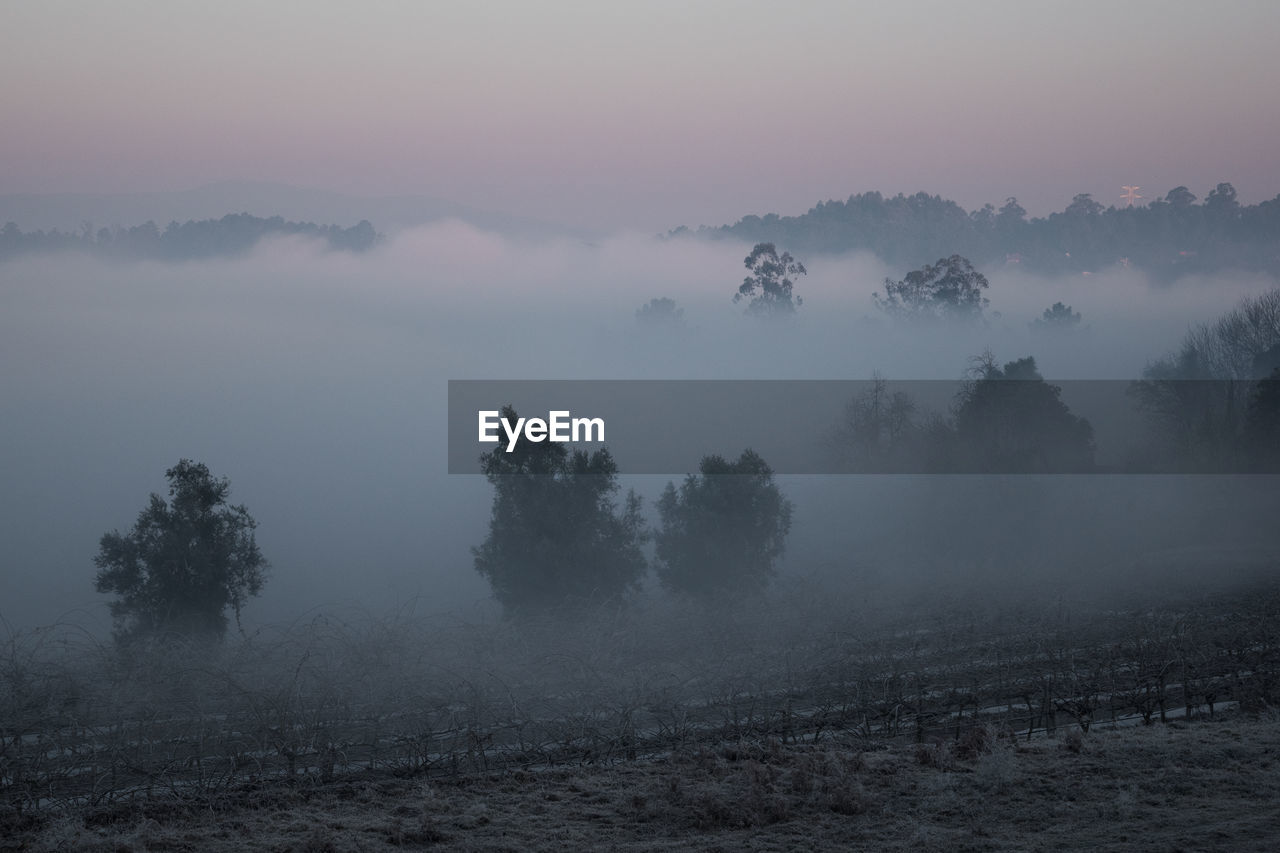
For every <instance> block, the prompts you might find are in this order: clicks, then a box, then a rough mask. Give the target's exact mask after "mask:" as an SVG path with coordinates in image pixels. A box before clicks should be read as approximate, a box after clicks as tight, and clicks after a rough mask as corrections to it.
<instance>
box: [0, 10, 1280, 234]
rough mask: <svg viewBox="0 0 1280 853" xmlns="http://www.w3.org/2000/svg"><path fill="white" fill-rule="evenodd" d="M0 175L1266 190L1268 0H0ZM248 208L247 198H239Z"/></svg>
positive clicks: (622, 223)
mask: <svg viewBox="0 0 1280 853" xmlns="http://www.w3.org/2000/svg"><path fill="white" fill-rule="evenodd" d="M0 20H2V21H3V25H2V26H0V80H4V81H5V84H4V85H3V86H0V115H2V116H4V132H3V133H0V194H10V193H63V192H81V193H83V192H94V193H118V192H152V191H164V190H179V189H187V188H191V187H194V186H199V185H203V184H207V183H212V182H218V181H246V180H247V181H276V182H283V183H289V184H294V185H298V186H307V187H317V188H324V189H332V190H340V191H344V192H350V193H357V194H365V195H392V194H423V195H430V196H435V197H439V198H444V199H449V200H452V201H455V202H460V203H463V204H469V205H473V206H477V207H482V208H488V209H492V210H498V211H503V212H508V213H513V214H517V215H522V216H530V217H536V218H540V219H544V220H547V221H551V222H557V223H562V224H566V225H571V226H576V227H582V226H591V227H595V228H600V227H604V228H608V229H619V230H622V229H642V230H645V231H648V232H652V231H654V230H662V229H666V228H670V227H674V226H676V225H680V224H688V225H698V224H713V225H714V224H722V223H725V222H732V221H734V220H736V219H738V218H739V217H741V216H743V215H746V214H748V213H766V212H771V211H772V212H779V213H784V214H787V213H791V214H794V213H801V212H803V211H804V210H807V209H808V208H809V207H810V206H812V205H813V204H814V203H816V202H818V201H820V200H826V199H830V198H837V199H838V198H845V197H847V196H848V195H850V194H852V193H858V192H863V191H869V190H878V191H881V192H884V193H887V194H894V193H897V192H905V193H913V192H917V191H922V190H923V191H926V192H929V193H931V194H939V195H942V196H944V197H947V198H953V199H955V200H956V201H958V202H959V203H960V204H962V205H964V206H965V207H966V208H969V209H972V208H976V207H978V206H980V205H982V204H983V203H986V202H992V203H995V204H996V205H997V206H998V205H999V204H1000V203H1002V202H1003V200H1004V199H1005V198H1006V197H1008V196H1016V197H1018V199H1019V200H1020V201H1021V202H1022V204H1023V206H1024V207H1026V208H1027V209H1028V211H1029V212H1030V213H1031V214H1033V215H1044V214H1046V213H1048V212H1050V211H1052V210H1061V209H1062V208H1063V207H1065V206H1066V205H1067V204H1068V203H1069V202H1070V200H1071V198H1072V196H1073V195H1074V194H1076V193H1079V192H1090V193H1093V195H1094V197H1095V198H1096V199H1098V200H1099V201H1101V202H1102V203H1104V204H1119V203H1121V201H1120V193H1121V189H1120V188H1121V186H1122V185H1124V184H1136V185H1139V186H1140V187H1142V190H1141V192H1142V194H1143V195H1144V196H1145V197H1147V198H1153V197H1157V196H1162V195H1163V194H1164V193H1165V192H1167V191H1168V190H1169V189H1171V188H1172V187H1174V186H1177V185H1187V186H1188V187H1190V188H1191V190H1192V191H1193V192H1195V193H1196V194H1197V195H1199V196H1200V197H1202V198H1203V197H1204V196H1205V195H1206V194H1207V193H1208V191H1209V190H1210V189H1211V188H1212V187H1213V186H1215V185H1216V184H1217V183H1218V182H1220V181H1230V182H1232V183H1233V184H1234V185H1235V187H1236V189H1237V190H1238V192H1239V195H1240V198H1241V200H1242V201H1244V202H1247V203H1255V202H1258V201H1261V200H1264V199H1267V198H1271V197H1273V196H1275V195H1277V194H1278V193H1280V146H1276V145H1275V139H1277V138H1280V98H1277V97H1276V96H1275V91H1274V86H1275V81H1277V80H1280V53H1278V52H1276V51H1275V50H1274V45H1273V40H1274V36H1275V34H1276V33H1277V32H1280V4H1277V3H1274V2H1223V3H1215V4H1207V3H1199V2H1140V1H1139V0H1133V2H1125V3H1113V2H1079V0H1076V2H1025V0H1022V2H1005V0H984V2H973V3H963V4H961V3H950V2H915V3H849V2H807V3H804V2H802V3H794V4H788V6H787V8H786V10H785V11H783V7H782V6H781V5H780V4H777V3H756V2H720V0H708V1H707V2H697V3H687V2H666V0H650V2H643V3H640V2H617V3H599V2H550V3H536V4H535V3H523V2H514V1H512V2H507V1H506V0H504V2H498V1H497V0H495V2H476V3H441V2H433V3H424V2H394V0H385V2H374V3H369V4H362V5H360V6H357V5H355V4H350V3H334V2H324V0H309V2H295V1H294V0H282V1H281V2H273V3H268V4H264V3H261V2H244V0H224V2H218V3H188V2H149V1H148V0H119V2H113V3H110V4H106V3H103V4H85V3H75V2H58V0H48V1H47V2H25V0H16V2H15V0H10V2H6V3H5V5H4V10H3V12H0ZM262 213H264V214H265V213H269V211H262Z"/></svg>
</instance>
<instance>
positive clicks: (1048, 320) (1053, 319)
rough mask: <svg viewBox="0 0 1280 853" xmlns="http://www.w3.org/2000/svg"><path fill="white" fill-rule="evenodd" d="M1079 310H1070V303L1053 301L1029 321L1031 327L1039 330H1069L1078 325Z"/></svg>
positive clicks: (1079, 318)
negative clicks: (1041, 312)
mask: <svg viewBox="0 0 1280 853" xmlns="http://www.w3.org/2000/svg"><path fill="white" fill-rule="evenodd" d="M1080 320H1081V317H1080V312H1079V311H1072V310H1071V306H1070V305H1063V304H1062V303H1061V302H1055V303H1053V305H1051V306H1049V307H1048V308H1046V309H1044V314H1042V315H1041V316H1040V317H1038V318H1036V319H1035V320H1033V321H1031V327H1032V328H1033V329H1037V330H1039V331H1046V332H1048V331H1062V332H1065V331H1069V330H1071V329H1075V328H1077V327H1078V326H1079V325H1080Z"/></svg>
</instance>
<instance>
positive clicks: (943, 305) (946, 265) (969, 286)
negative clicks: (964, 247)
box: [873, 255, 991, 322]
mask: <svg viewBox="0 0 1280 853" xmlns="http://www.w3.org/2000/svg"><path fill="white" fill-rule="evenodd" d="M987 287H988V283H987V278H986V276H984V275H983V274H982V273H980V272H978V271H977V270H975V269H974V268H973V265H972V264H970V263H969V261H968V260H967V259H965V258H962V257H960V256H959V255H952V256H951V257H949V258H940V259H939V260H938V262H937V263H936V264H932V265H926V266H925V267H923V268H922V269H918V270H915V271H914V272H909V273H907V275H906V278H904V279H902V281H893V280H892V279H888V278H886V279H885V280H884V291H885V295H884V296H883V297H882V296H881V295H880V294H878V293H877V294H874V296H873V298H874V299H875V303H876V307H878V308H879V309H880V310H881V311H884V312H885V313H886V314H888V315H889V316H891V317H894V318H895V319H899V320H907V321H912V322H918V321H922V320H923V321H930V320H977V319H980V318H981V317H982V311H983V309H985V308H986V307H987V306H988V305H989V304H991V303H990V300H988V299H987V298H985V297H984V296H983V295H982V291H983V290H986V289H987Z"/></svg>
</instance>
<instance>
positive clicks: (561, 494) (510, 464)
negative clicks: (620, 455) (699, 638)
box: [472, 406, 646, 615]
mask: <svg viewBox="0 0 1280 853" xmlns="http://www.w3.org/2000/svg"><path fill="white" fill-rule="evenodd" d="M502 417H503V418H505V419H507V420H508V421H509V422H510V423H516V420H517V418H518V415H517V414H516V412H515V409H513V408H512V407H511V406H505V407H503V409H502ZM480 463H481V470H482V471H483V472H484V475H485V477H486V478H487V479H488V480H489V483H490V484H491V485H492V486H493V487H494V496H493V511H492V515H491V517H490V521H489V535H488V537H487V538H486V539H485V541H484V543H483V544H482V545H480V546H479V547H478V548H473V549H472V554H473V555H474V557H475V568H476V571H477V572H479V573H480V574H481V575H483V576H484V577H485V579H486V580H488V581H489V584H490V586H491V587H492V588H493V594H494V597H495V598H497V599H498V601H499V603H501V604H502V607H503V609H504V610H505V611H506V613H507V614H508V615H521V614H527V613H532V612H538V611H544V612H545V611H550V610H561V611H563V610H572V609H574V608H577V607H581V606H583V605H588V604H596V603H605V602H608V603H616V602H617V601H619V600H620V599H621V598H622V596H623V595H624V594H625V593H626V592H627V591H629V590H631V589H634V588H636V587H637V586H638V585H639V582H640V579H641V577H643V575H644V572H645V569H646V564H645V559H644V554H643V553H642V552H641V550H640V545H641V543H642V542H643V541H644V538H645V530H644V521H643V518H642V517H641V515H640V498H639V497H638V496H636V494H635V493H634V492H629V493H628V494H627V498H626V502H625V504H624V506H623V508H622V510H621V512H619V511H618V509H617V507H616V506H615V504H614V501H613V494H614V493H615V492H617V491H618V482H617V477H618V466H617V464H616V463H615V462H614V460H613V456H612V455H611V454H610V453H609V451H608V449H607V448H604V449H601V450H597V451H595V452H594V453H591V454H588V453H586V452H585V451H581V450H575V451H573V452H570V451H569V450H568V449H567V448H566V447H565V446H564V445H563V444H560V443H554V442H550V441H542V442H536V443H535V442H531V441H523V442H520V443H519V444H517V445H516V447H515V449H514V450H512V451H511V452H510V453H507V452H506V449H505V448H504V447H502V446H501V445H499V446H497V447H495V448H494V449H493V450H492V451H490V452H489V453H487V454H485V455H484V456H483V457H481V460H480Z"/></svg>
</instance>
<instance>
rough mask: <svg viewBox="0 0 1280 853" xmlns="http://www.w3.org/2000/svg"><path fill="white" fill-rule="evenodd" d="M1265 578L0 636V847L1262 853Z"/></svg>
mask: <svg viewBox="0 0 1280 853" xmlns="http://www.w3.org/2000/svg"><path fill="white" fill-rule="evenodd" d="M1278 665H1280V588H1277V586H1276V584H1275V582H1274V581H1273V580H1266V579H1254V580H1253V581H1250V582H1248V583H1245V584H1240V585H1236V586H1234V587H1226V586H1219V587H1217V588H1216V589H1214V590H1212V591H1210V590H1208V589H1203V588H1202V589H1196V588H1190V587H1185V586H1183V587H1179V588H1177V589H1170V588H1166V589H1163V590H1161V591H1159V592H1157V591H1154V590H1153V588H1152V587H1151V586H1150V585H1145V586H1144V588H1143V589H1142V590H1141V591H1140V592H1135V593H1133V594H1131V595H1118V594H1117V595H1112V596H1110V597H1109V599H1108V600H1106V601H1105V602H1103V601H1101V600H1098V601H1092V602H1089V601H1084V600H1076V601H1066V600H1057V601H1053V602H1039V603H1036V604H1030V603H1028V602H1027V601H1025V600H1022V601H1017V600H1014V599H1005V600H1002V599H1001V598H1000V596H999V595H998V594H997V593H995V592H994V591H991V590H987V591H984V592H983V593H981V594H979V593H978V592H977V591H975V590H969V592H968V594H960V593H959V592H958V591H956V590H939V591H935V592H934V593H933V594H931V596H930V597H927V598H924V597H917V598H915V599H913V600H904V601H900V602H898V603H896V604H895V605H894V606H888V605H887V603H886V602H883V601H879V602H876V603H875V604H874V605H873V604H872V603H871V602H869V601H867V600H865V598H864V599H859V596H858V595H856V591H849V590H846V591H844V592H838V591H834V590H832V589H829V588H827V587H825V586H822V585H818V584H806V583H797V584H794V585H791V586H789V587H788V589H787V590H786V592H785V593H784V592H778V593H777V594H775V595H774V596H773V597H772V599H771V600H770V601H769V602H767V603H760V604H757V605H753V606H750V607H744V608H739V609H736V610H734V611H732V612H719V613H708V612H704V611H702V610H699V609H697V608H693V607H683V606H678V605H673V604H669V603H666V604H660V603H654V604H651V605H648V606H636V607H632V608H629V609H627V610H623V611H619V612H616V613H597V614H590V615H589V616H580V617H579V618H578V619H576V620H574V621H572V622H570V623H563V622H560V623H551V622H548V623H544V624H531V623H523V624H511V623H504V622H502V621H500V620H489V619H479V618H477V619H476V620H473V621H466V622H464V621H460V620H458V619H456V618H454V619H445V618H418V617H409V616H405V617H402V618H397V619H381V620H373V619H367V618H363V619H356V618H352V619H345V620H344V619H339V618H337V617H336V616H335V615H332V614H329V615H323V616H319V617H316V618H315V619H313V620H311V621H308V622H306V623H302V624H298V625H294V626H291V627H289V628H287V629H282V630H279V631H275V632H267V631H262V632H259V633H256V634H251V635H249V636H247V637H237V638H235V639H229V640H228V641H227V643H226V644H225V645H224V646H222V647H214V648H209V647H193V646H189V645H182V644H168V645H161V646H156V647H154V648H151V649H146V650H138V651H136V652H134V653H132V654H129V655H124V654H120V653H118V652H117V651H115V650H114V649H112V648H110V647H107V646H103V645H99V644H97V643H94V642H91V641H90V640H89V639H88V638H85V637H82V636H80V635H78V634H77V633H76V632H74V631H70V630H47V631H42V632H36V633H28V634H20V635H13V636H11V637H9V638H8V642H7V645H6V649H5V654H4V658H3V691H4V692H3V695H2V696H0V699H2V701H3V703H4V704H3V706H2V716H0V724H2V725H3V728H0V738H2V740H0V808H3V812H0V819H2V820H3V824H4V831H3V833H0V835H3V837H6V838H7V839H8V840H7V841H5V842H4V845H5V846H4V847H0V849H76V850H79V849H86V850H93V849H100V850H162V849H163V850H186V849H193V850H194V849H227V850H233V849H270V850H348V849H382V848H385V847H403V846H410V847H419V846H432V845H443V846H445V847H447V848H457V849H512V850H520V849H565V848H575V847H597V848H604V849H610V848H617V849H628V848H631V849H663V848H669V849H688V848H689V847H690V846H693V847H697V848H698V849H726V850H732V849H789V848H797V847H799V848H804V847H809V846H819V847H830V846H848V847H854V848H859V847H867V848H870V849H895V848H907V847H911V848H919V849H992V850H996V849H1007V850H1022V849H1036V848H1037V847H1043V848H1045V849H1050V848H1062V847H1075V848H1079V847H1083V848H1103V849H1107V848H1112V849H1180V848H1181V849H1197V850H1199V849H1223V850H1227V849H1231V850H1239V849H1266V848H1268V847H1269V846H1271V845H1269V844H1268V841H1269V840H1271V841H1274V840H1275V839H1278V838H1280V805H1277V804H1280V764H1277V763H1276V762H1277V757H1278V752H1277V749H1278V748H1280V718H1278V717H1276V716H1275V712H1274V711H1273V710H1272V708H1273V707H1274V706H1275V704H1276V702H1277V700H1278V699H1280V668H1278Z"/></svg>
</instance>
